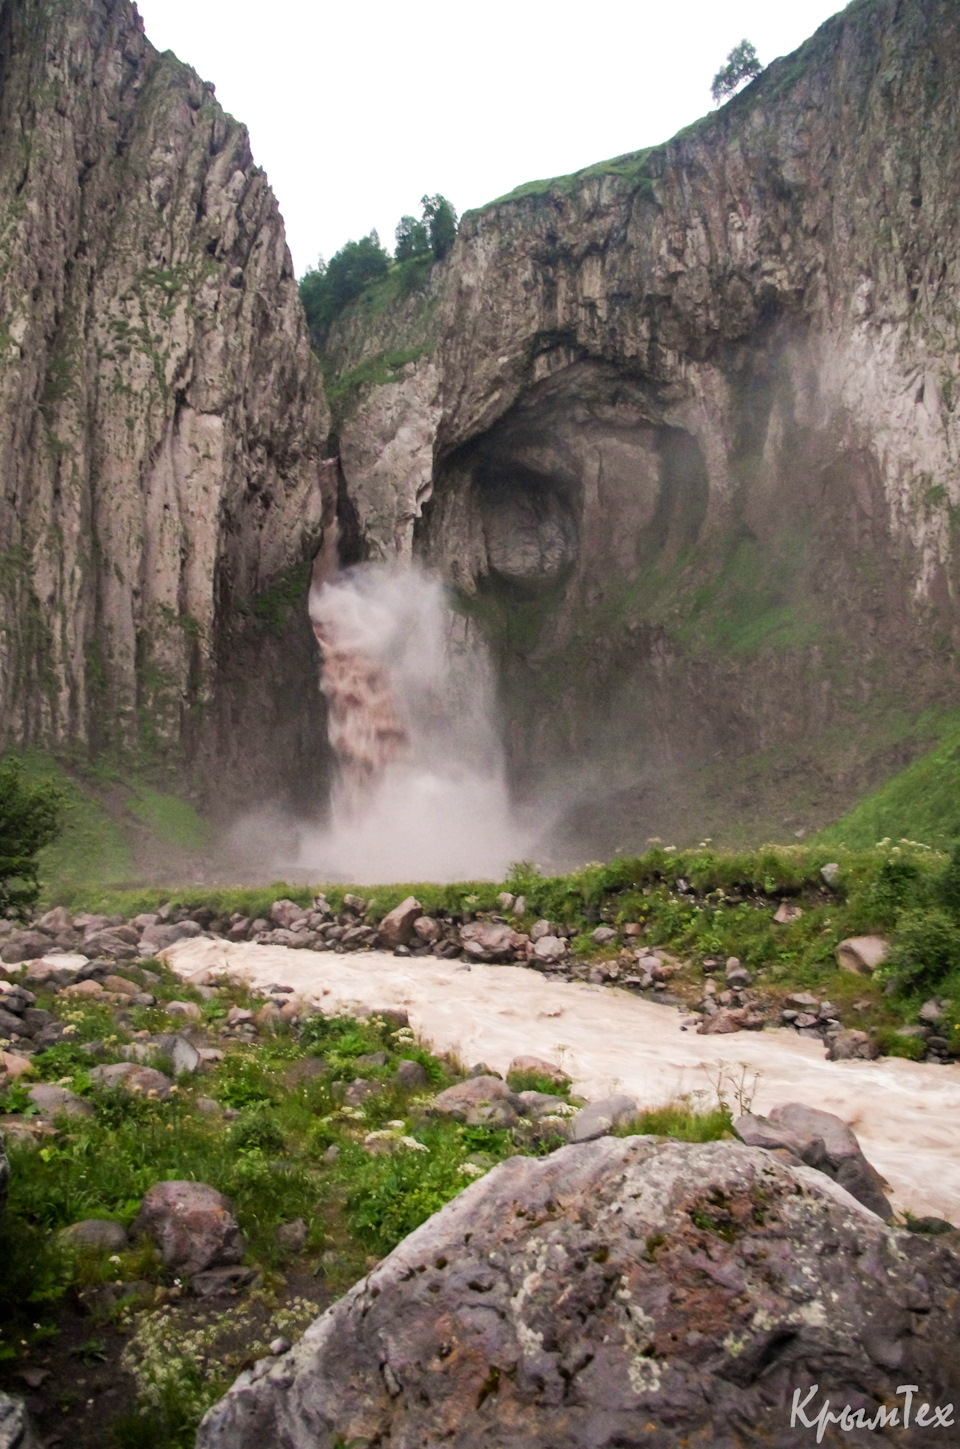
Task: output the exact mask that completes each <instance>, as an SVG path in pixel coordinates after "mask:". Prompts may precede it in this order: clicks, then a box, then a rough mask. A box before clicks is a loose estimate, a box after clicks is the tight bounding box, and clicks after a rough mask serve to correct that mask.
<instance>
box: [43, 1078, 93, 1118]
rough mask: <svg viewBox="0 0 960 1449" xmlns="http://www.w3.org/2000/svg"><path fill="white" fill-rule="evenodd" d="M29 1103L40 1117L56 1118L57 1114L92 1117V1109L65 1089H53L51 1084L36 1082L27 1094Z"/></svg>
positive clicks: (73, 1093) (87, 1103) (80, 1098)
mask: <svg viewBox="0 0 960 1449" xmlns="http://www.w3.org/2000/svg"><path fill="white" fill-rule="evenodd" d="M27 1096H28V1097H29V1098H30V1101H31V1102H32V1103H33V1105H34V1106H35V1107H36V1108H37V1109H38V1111H39V1113H40V1116H41V1117H56V1116H57V1114H58V1113H59V1112H63V1113H65V1114H66V1115H67V1116H68V1117H92V1116H93V1107H92V1105H91V1104H90V1103H89V1102H85V1101H84V1100H83V1098H82V1097H78V1096H77V1094H76V1092H71V1091H70V1090H69V1089H68V1088H67V1087H55V1086H54V1085H53V1084H52V1083H51V1082H38V1083H37V1084H36V1086H35V1087H31V1088H30V1090H29V1091H28V1092H27Z"/></svg>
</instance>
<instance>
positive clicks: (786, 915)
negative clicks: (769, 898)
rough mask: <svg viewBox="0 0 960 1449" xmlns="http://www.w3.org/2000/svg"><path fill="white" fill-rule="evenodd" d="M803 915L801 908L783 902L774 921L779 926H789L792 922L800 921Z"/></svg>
mask: <svg viewBox="0 0 960 1449" xmlns="http://www.w3.org/2000/svg"><path fill="white" fill-rule="evenodd" d="M802 915H803V911H802V910H801V909H800V907H799V906H791V905H788V903H787V902H786V901H781V902H780V904H779V906H778V907H777V913H776V915H775V916H774V918H773V919H774V922H775V924H776V925H778V926H788V925H789V924H790V922H791V921H798V920H799V919H800V917H801V916H802Z"/></svg>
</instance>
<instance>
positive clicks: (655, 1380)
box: [196, 1137, 960, 1449]
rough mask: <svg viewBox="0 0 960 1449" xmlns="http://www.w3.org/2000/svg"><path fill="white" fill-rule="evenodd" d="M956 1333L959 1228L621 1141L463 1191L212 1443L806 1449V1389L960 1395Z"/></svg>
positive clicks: (825, 1181) (241, 1387) (233, 1405)
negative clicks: (921, 1231)
mask: <svg viewBox="0 0 960 1449" xmlns="http://www.w3.org/2000/svg"><path fill="white" fill-rule="evenodd" d="M958 1338H960V1255H958V1254H956V1253H955V1252H954V1251H952V1250H951V1249H950V1248H949V1247H947V1246H946V1244H945V1242H944V1239H943V1238H940V1239H929V1240H928V1239H923V1238H920V1237H918V1235H915V1234H910V1233H907V1232H904V1231H897V1230H893V1229H891V1228H889V1227H887V1226H886V1225H885V1224H884V1223H882V1222H881V1221H879V1219H877V1218H876V1217H875V1216H874V1215H873V1214H871V1213H868V1212H867V1211H866V1210H865V1209H864V1208H862V1207H861V1205H860V1204H859V1203H857V1202H856V1201H855V1200H854V1199H853V1198H852V1197H851V1196H850V1195H849V1194H848V1193H846V1192H845V1191H844V1190H843V1189H842V1188H841V1187H839V1186H838V1185H837V1183H835V1182H833V1181H832V1180H831V1179H829V1178H827V1177H825V1176H824V1175H823V1174H822V1173H818V1172H816V1171H814V1170H812V1169H810V1168H808V1167H806V1166H804V1165H799V1166H790V1165H789V1164H786V1163H783V1162H781V1161H779V1160H777V1159H776V1158H773V1157H771V1155H770V1154H769V1153H767V1152H764V1151H762V1150H760V1149H757V1148H752V1147H747V1146H745V1145H744V1144H742V1143H738V1142H730V1141H724V1142H709V1143H679V1142H669V1141H663V1140H661V1139H656V1138H652V1137H627V1138H609V1137H608V1138H603V1139H601V1140H599V1141H595V1142H588V1143H583V1144H580V1145H576V1146H569V1147H565V1148H562V1149H561V1150H560V1151H558V1152H555V1153H553V1154H552V1155H551V1156H550V1157H547V1158H543V1159H537V1158H528V1157H514V1158H510V1159H508V1160H507V1161H506V1162H503V1163H501V1164H500V1165H499V1166H498V1167H496V1168H495V1169H494V1170H493V1171H492V1172H490V1173H489V1174H488V1175H487V1176H486V1177H485V1178H482V1179H480V1180H478V1181H477V1182H476V1183H474V1184H473V1185H472V1186H471V1187H469V1188H467V1189H466V1190H465V1191H464V1192H462V1193H461V1194H460V1195H459V1196H458V1197H457V1198H455V1199H454V1200H453V1201H452V1202H451V1203H449V1204H448V1205H447V1206H446V1207H445V1208H443V1209H442V1210H441V1211H440V1212H438V1213H437V1214H436V1215H435V1216H434V1217H432V1218H431V1219H430V1220H429V1221H428V1222H426V1223H425V1224H424V1225H423V1226H422V1227H421V1228H419V1229H418V1230H417V1231H416V1232H414V1233H412V1234H411V1235H410V1236H409V1237H408V1238H406V1239H405V1240H404V1241H403V1242H402V1243H401V1244H400V1245H399V1247H397V1248H396V1249H395V1250H394V1251H393V1252H392V1253H391V1254H390V1255H389V1257H387V1258H386V1259H384V1261H383V1262H382V1263H380V1264H379V1265H378V1266H377V1268H375V1269H374V1271H373V1272H372V1273H370V1275H369V1276H368V1277H367V1278H365V1279H364V1280H363V1281H362V1282H360V1283H358V1284H357V1285H356V1286H355V1287H354V1288H353V1289H352V1290H351V1291H350V1292H349V1293H348V1294H347V1295H346V1296H345V1297H344V1298H341V1299H340V1300H339V1302H337V1303H336V1304H334V1305H333V1307H331V1308H330V1309H329V1310H328V1311H327V1312H326V1313H325V1314H324V1315H323V1316H322V1317H321V1318H319V1319H318V1320H317V1321H316V1322H315V1323H314V1324H313V1325H312V1326H311V1327H310V1328H309V1329H308V1330H307V1332H306V1333H305V1335H304V1337H303V1339H302V1340H301V1342H300V1343H299V1344H298V1345H297V1346H296V1347H295V1348H294V1349H293V1350H292V1351H291V1352H290V1353H288V1354H285V1355H284V1356H283V1358H282V1359H273V1360H269V1359H267V1360H263V1361H262V1362H261V1363H259V1364H258V1365H256V1366H255V1367H254V1368H253V1369H251V1370H249V1371H247V1372H246V1373H244V1374H242V1375H241V1376H240V1378H239V1379H238V1380H237V1381H236V1383H235V1384H234V1385H233V1387H232V1388H231V1389H230V1390H229V1391H228V1393H227V1394H226V1396H225V1397H224V1398H223V1399H222V1400H221V1401H220V1402H219V1403H218V1404H216V1405H215V1406H214V1407H213V1408H212V1409H211V1410H210V1411H209V1413H208V1414H207V1416H206V1418H205V1419H204V1421H203V1423H202V1425H201V1427H200V1430H199V1433H198V1437H197V1441H196V1443H197V1449H275V1446H277V1449H278V1446H281V1445H282V1446H283V1449H308V1446H309V1449H334V1446H335V1445H336V1444H338V1443H343V1442H347V1443H350V1442H353V1441H355V1440H359V1441H360V1442H363V1443H370V1444H391V1445H395V1446H397V1449H401V1446H402V1449H413V1446H417V1449H427V1446H440V1445H444V1446H451V1449H587V1446H589V1449H614V1446H617V1449H641V1446H643V1449H681V1446H684V1449H720V1446H724V1449H734V1446H738V1445H740V1446H746V1445H759V1444H766V1445H773V1444H776V1445H777V1446H778V1449H801V1446H803V1445H806V1444H808V1443H811V1442H813V1439H814V1437H815V1434H811V1432H810V1430H809V1429H808V1428H805V1427H804V1426H803V1425H802V1424H801V1423H799V1422H798V1423H797V1424H796V1425H795V1426H794V1427H791V1424H790V1413H791V1403H792V1398H793V1394H794V1391H795V1389H797V1388H800V1389H803V1390H804V1392H805V1391H806V1390H807V1389H808V1388H809V1387H810V1386H811V1385H817V1386H818V1391H817V1394H816V1396H815V1397H816V1398H817V1400H818V1402H820V1401H822V1400H823V1399H826V1398H829V1399H830V1400H831V1403H832V1405H834V1406H837V1405H844V1404H847V1403H849V1404H851V1406H852V1409H853V1411H854V1412H856V1411H857V1409H859V1408H862V1409H864V1411H865V1414H866V1415H868V1416H869V1415H871V1414H873V1413H875V1412H876V1410H877V1409H878V1408H879V1407H880V1406H881V1405H882V1404H883V1403H887V1404H888V1405H889V1404H893V1403H895V1402H897V1400H896V1390H897V1386H898V1385H901V1384H904V1383H914V1384H919V1385H922V1396H923V1398H924V1399H926V1400H928V1401H929V1402H930V1403H931V1404H947V1403H950V1402H953V1403H956V1402H957V1401H958V1399H960V1358H958V1356H957V1353H956V1343H957V1341H958ZM814 1412H816V1410H815V1409H814ZM824 1442H828V1443H834V1444H839V1443H840V1442H844V1443H849V1442H851V1441H850V1438H849V1436H846V1437H843V1436H841V1437H840V1438H837V1437H836V1436H835V1438H834V1439H833V1440H830V1439H829V1438H828V1439H827V1440H825V1441H824ZM859 1442H862V1443H863V1444H864V1445H866V1444H868V1443H872V1442H879V1440H876V1441H875V1440H874V1438H872V1437H869V1436H864V1435H861V1438H860V1441H859ZM904 1442H907V1441H906V1440H905V1441H904ZM911 1442H912V1441H911Z"/></svg>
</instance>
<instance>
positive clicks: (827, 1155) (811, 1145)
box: [733, 1102, 893, 1220]
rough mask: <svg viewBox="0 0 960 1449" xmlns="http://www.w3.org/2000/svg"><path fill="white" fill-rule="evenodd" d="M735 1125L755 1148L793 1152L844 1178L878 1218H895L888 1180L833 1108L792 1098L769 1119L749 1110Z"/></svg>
mask: <svg viewBox="0 0 960 1449" xmlns="http://www.w3.org/2000/svg"><path fill="white" fill-rule="evenodd" d="M733 1128H734V1131H735V1132H736V1133H737V1135H738V1136H739V1137H740V1138H741V1140H742V1141H743V1142H746V1143H748V1144H749V1145H750V1146H755V1147H764V1148H768V1149H776V1148H785V1149H787V1150H789V1151H790V1152H792V1153H794V1154H795V1155H796V1156H797V1157H798V1158H800V1160H801V1161H802V1162H804V1163H806V1165H807V1166H808V1167H812V1168H815V1169H816V1170H817V1171H818V1172H823V1173H825V1174H826V1175H827V1176H828V1177H831V1178H833V1179H834V1180H835V1181H836V1182H839V1183H840V1185H841V1186H842V1187H844V1188H846V1190H847V1191H848V1192H849V1193H850V1194H851V1196H852V1197H855V1198H856V1199H857V1201H858V1202H860V1203H862V1204H863V1205H864V1207H867V1208H869V1209H870V1211H871V1212H874V1213H876V1214H877V1216H878V1217H881V1218H883V1219H884V1220H886V1219H887V1218H889V1217H891V1215H892V1212H893V1209H892V1208H891V1206H890V1203H889V1202H888V1201H887V1199H886V1197H885V1195H884V1185H883V1180H882V1178H881V1177H880V1175H879V1173H878V1172H877V1171H876V1170H875V1168H873V1167H871V1165H870V1163H869V1162H868V1161H867V1159H866V1158H865V1157H864V1155H863V1152H862V1151H861V1148H860V1144H859V1142H858V1141H857V1138H856V1135H855V1134H854V1133H853V1132H852V1131H851V1130H850V1128H849V1127H848V1126H847V1125H846V1123H845V1122H842V1121H841V1119H840V1118H839V1117H837V1116H835V1115H834V1114H833V1113H832V1112H821V1111H819V1109H817V1108H816V1107H806V1106H804V1105H803V1104H802V1103H801V1102H788V1103H786V1104H785V1105H784V1106H782V1107H774V1108H773V1110H772V1111H771V1113H770V1116H769V1117H760V1116H755V1115H754V1114H752V1113H746V1114H745V1115H744V1116H742V1117H739V1118H738V1119H737V1121H736V1122H734V1124H733Z"/></svg>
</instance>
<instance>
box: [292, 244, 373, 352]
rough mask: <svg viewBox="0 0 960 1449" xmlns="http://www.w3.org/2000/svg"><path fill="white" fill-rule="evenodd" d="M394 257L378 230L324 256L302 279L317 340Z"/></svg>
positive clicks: (302, 292) (319, 341)
mask: <svg viewBox="0 0 960 1449" xmlns="http://www.w3.org/2000/svg"><path fill="white" fill-rule="evenodd" d="M389 267H390V257H389V254H388V253H387V252H386V251H385V249H384V248H383V247H382V246H381V245H380V238H379V236H378V235H377V233H376V231H372V232H371V233H370V235H369V236H365V237H361V238H360V240H359V241H358V242H355V241H348V242H347V244H346V246H342V247H341V248H340V250H339V251H338V252H335V253H334V254H333V256H332V257H331V258H330V260H329V262H325V261H324V260H323V258H322V257H321V258H320V261H319V262H318V263H317V265H316V267H313V268H311V269H310V271H308V272H307V273H306V274H305V275H304V276H303V277H302V278H301V279H300V300H301V302H302V303H303V310H304V312H305V313H306V314H307V324H308V326H309V328H310V333H311V336H312V337H313V339H314V341H315V342H316V343H317V344H318V345H320V344H322V342H323V340H324V338H325V337H326V334H327V332H328V330H329V328H330V324H331V322H332V321H333V320H334V318H335V317H337V316H339V314H340V313H341V312H342V311H343V310H344V308H345V307H346V306H348V305H349V303H350V302H352V301H353V299H354V298H355V297H359V295H360V293H361V292H362V291H363V289H364V287H366V286H367V285H368V284H369V283H370V282H376V281H378V280H379V279H380V278H381V277H385V276H386V275H387V272H388V270H389Z"/></svg>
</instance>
